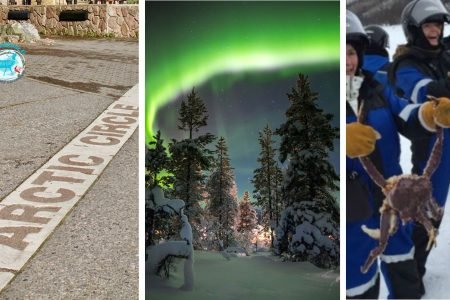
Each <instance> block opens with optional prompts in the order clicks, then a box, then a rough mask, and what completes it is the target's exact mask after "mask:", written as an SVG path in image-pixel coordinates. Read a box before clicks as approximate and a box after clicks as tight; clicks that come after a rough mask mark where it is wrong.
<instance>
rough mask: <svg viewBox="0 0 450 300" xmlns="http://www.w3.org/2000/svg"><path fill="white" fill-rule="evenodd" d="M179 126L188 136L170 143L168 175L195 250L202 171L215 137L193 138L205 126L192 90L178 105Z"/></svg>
mask: <svg viewBox="0 0 450 300" xmlns="http://www.w3.org/2000/svg"><path fill="white" fill-rule="evenodd" d="M178 120H179V121H180V124H179V125H178V128H179V129H181V130H184V131H185V132H187V134H188V138H186V139H183V140H181V141H177V140H172V142H171V143H170V144H169V150H170V153H171V168H170V172H171V173H172V174H174V178H175V179H174V184H173V190H174V191H173V193H172V194H173V197H174V198H179V199H182V200H184V201H185V202H186V207H185V214H186V215H187V216H188V218H189V222H190V223H191V225H192V227H193V228H192V229H193V235H194V241H193V244H194V247H195V248H198V247H199V246H200V245H199V242H200V237H199V230H200V228H199V227H200V222H201V218H202V208H201V207H200V204H199V202H200V201H202V200H203V197H202V195H203V191H204V186H205V179H206V175H205V172H206V171H208V170H209V169H210V167H211V160H212V152H211V151H210V150H209V149H208V148H207V146H208V145H209V144H210V143H211V142H213V141H214V139H215V138H214V136H213V135H211V134H209V133H206V134H203V135H199V136H197V137H194V133H196V132H198V131H199V129H200V128H201V127H204V126H206V125H207V120H208V115H207V110H206V106H205V104H204V103H203V101H202V100H201V99H200V97H199V96H198V95H197V92H196V91H195V89H192V92H191V93H190V94H189V95H188V99H187V101H183V102H182V103H181V108H180V116H179V118H178Z"/></svg>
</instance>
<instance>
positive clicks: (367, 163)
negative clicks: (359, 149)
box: [359, 156, 386, 191]
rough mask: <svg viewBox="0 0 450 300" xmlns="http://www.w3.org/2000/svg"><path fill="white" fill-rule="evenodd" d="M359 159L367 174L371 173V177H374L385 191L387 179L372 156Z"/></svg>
mask: <svg viewBox="0 0 450 300" xmlns="http://www.w3.org/2000/svg"><path fill="white" fill-rule="evenodd" d="M359 161H360V162H361V164H362V166H363V167H364V170H366V172H367V174H369V176H370V178H372V180H373V181H374V182H375V183H376V184H377V185H378V186H379V187H380V188H381V189H382V190H383V191H384V188H385V187H386V180H385V179H384V177H383V175H381V173H380V172H379V171H378V170H377V168H376V167H375V165H374V164H373V163H372V161H371V160H370V158H369V157H368V156H365V157H360V158H359Z"/></svg>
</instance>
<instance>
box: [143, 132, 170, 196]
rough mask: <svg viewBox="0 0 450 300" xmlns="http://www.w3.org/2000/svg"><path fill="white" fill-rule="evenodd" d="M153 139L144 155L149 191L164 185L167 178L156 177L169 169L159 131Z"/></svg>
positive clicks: (167, 158)
mask: <svg viewBox="0 0 450 300" xmlns="http://www.w3.org/2000/svg"><path fill="white" fill-rule="evenodd" d="M153 139H154V140H153V141H150V142H149V143H148V146H147V149H146V150H147V151H146V154H145V169H146V175H147V180H146V185H147V188H149V189H152V188H154V187H155V186H163V185H165V183H166V181H167V177H158V175H159V174H160V173H161V172H162V171H164V170H167V169H168V167H169V157H168V155H167V153H166V147H164V140H163V139H162V138H161V132H160V131H159V130H158V131H157V132H156V135H154V136H153Z"/></svg>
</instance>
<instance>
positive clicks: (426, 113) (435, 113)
mask: <svg viewBox="0 0 450 300" xmlns="http://www.w3.org/2000/svg"><path fill="white" fill-rule="evenodd" d="M437 101H438V102H437V104H435V102H433V101H427V102H425V103H424V104H422V105H421V106H420V109H419V118H420V120H421V121H422V125H424V127H425V128H427V129H428V130H431V131H434V130H436V125H438V126H440V127H444V128H447V127H450V99H448V98H445V97H441V98H438V99H437Z"/></svg>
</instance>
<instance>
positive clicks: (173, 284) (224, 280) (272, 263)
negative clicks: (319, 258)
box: [146, 251, 339, 300]
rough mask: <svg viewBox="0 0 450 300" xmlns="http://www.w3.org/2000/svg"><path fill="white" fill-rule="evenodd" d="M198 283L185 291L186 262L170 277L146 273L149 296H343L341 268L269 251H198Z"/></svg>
mask: <svg viewBox="0 0 450 300" xmlns="http://www.w3.org/2000/svg"><path fill="white" fill-rule="evenodd" d="M194 269H195V284H194V290H193V291H191V292H186V291H181V290H179V287H180V286H181V285H182V284H183V264H182V263H178V264H177V271H176V272H175V273H174V276H173V278H171V279H170V280H168V281H167V280H162V279H161V278H159V277H156V276H151V275H149V274H146V299H151V300H158V299H164V300H169V299H183V300H186V299H196V300H201V299H215V300H219V299H258V300H264V299H267V300H269V299H270V300H272V299H283V300H284V299H286V300H289V299H314V300H321V299H339V281H338V280H337V278H338V276H339V270H337V271H330V270H322V269H319V268H316V267H315V266H313V265H311V264H310V263H303V262H301V263H288V262H281V261H278V260H277V259H276V258H274V257H273V256H271V255H270V254H268V253H258V254H252V255H251V256H249V257H245V256H244V257H233V258H231V260H229V261H227V260H226V259H225V258H224V257H223V256H222V255H221V254H220V253H217V252H205V251H195V263H194Z"/></svg>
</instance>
